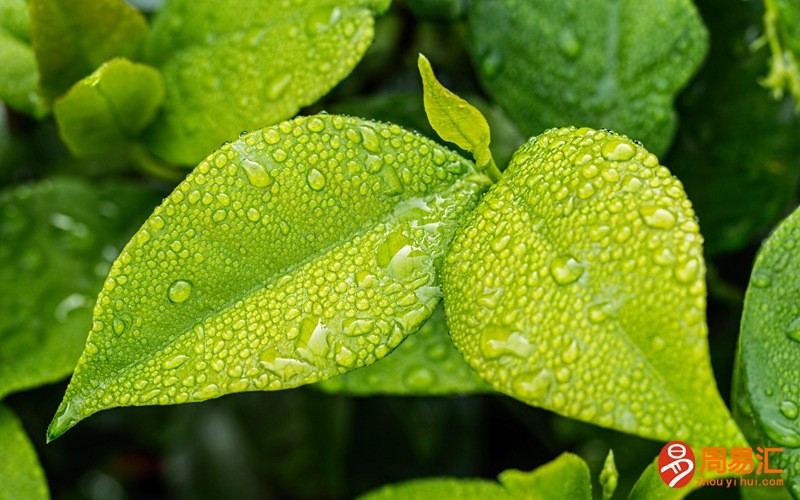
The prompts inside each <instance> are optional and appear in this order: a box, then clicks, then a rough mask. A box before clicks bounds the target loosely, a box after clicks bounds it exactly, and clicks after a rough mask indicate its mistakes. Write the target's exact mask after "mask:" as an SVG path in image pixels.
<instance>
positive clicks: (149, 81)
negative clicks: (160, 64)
mask: <svg viewBox="0 0 800 500" xmlns="http://www.w3.org/2000/svg"><path fill="white" fill-rule="evenodd" d="M163 101H164V80H163V78H162V77H161V74H160V73H159V71H158V70H157V69H155V68H152V67H150V66H147V65H144V64H138V63H133V62H130V61H128V60H127V59H121V58H119V59H112V60H111V61H108V62H106V63H104V64H103V65H102V66H100V67H99V68H97V71H95V72H94V73H92V74H91V75H89V76H87V77H86V78H84V79H83V80H81V81H79V82H78V83H76V84H75V85H73V87H72V88H71V89H70V91H69V92H68V93H67V94H66V95H65V96H63V97H62V98H60V99H58V100H57V101H56V102H55V104H54V106H53V113H54V115H55V118H56V122H57V123H58V130H59V133H60V134H61V138H62V139H63V140H64V142H65V143H66V144H67V146H68V147H69V149H70V151H71V152H72V154H74V155H75V156H79V157H80V156H83V157H87V156H99V155H102V154H103V153H108V152H111V151H114V150H115V149H119V148H121V147H123V146H124V145H125V144H126V143H128V142H129V141H131V140H132V139H134V138H135V137H136V136H137V135H138V134H139V133H140V132H141V131H142V130H144V128H145V127H146V126H147V125H149V124H150V122H151V121H152V120H153V118H154V117H155V114H156V111H157V110H158V107H159V106H160V105H161V103H162V102H163Z"/></svg>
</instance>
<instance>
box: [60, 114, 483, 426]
mask: <svg viewBox="0 0 800 500" xmlns="http://www.w3.org/2000/svg"><path fill="white" fill-rule="evenodd" d="M487 182H488V179H486V177H485V176H483V175H480V174H478V173H477V172H476V171H475V170H474V166H473V165H472V163H470V162H468V161H467V160H464V159H463V158H461V157H459V156H458V155H456V154H455V153H452V152H448V151H446V150H444V149H442V148H441V147H440V146H438V145H437V144H435V143H434V142H432V141H430V140H428V139H425V138H422V137H420V136H418V135H416V134H413V133H411V132H407V131H404V130H403V129H401V128H400V127H398V126H396V125H381V124H378V123H373V122H368V121H364V120H360V119H355V118H346V117H342V116H332V115H318V116H312V117H303V118H297V119H295V120H293V121H287V122H283V123H281V124H280V125H277V126H273V127H270V128H266V129H264V130H259V131H255V132H252V133H250V134H246V135H245V136H243V137H241V138H240V139H239V140H237V141H235V142H233V143H231V144H227V145H225V146H223V147H222V148H221V149H220V150H219V151H218V152H216V153H214V154H212V155H211V156H209V157H208V158H207V159H206V160H205V161H203V162H202V163H201V164H200V165H199V166H198V167H197V168H196V169H195V170H194V172H193V173H192V174H190V175H189V176H188V177H187V178H186V180H185V181H184V182H182V183H181V184H180V185H179V186H178V187H177V188H176V189H175V191H174V192H173V193H172V194H171V195H170V196H169V197H168V198H167V199H166V200H165V201H164V203H163V204H162V205H161V206H160V207H158V208H157V209H156V211H155V212H154V214H153V215H152V216H151V217H150V219H149V220H148V222H147V223H146V224H145V225H144V226H143V227H142V229H141V230H140V231H139V232H138V233H137V234H136V236H135V237H134V239H132V240H131V241H130V242H129V243H128V245H127V246H126V247H125V249H124V250H123V251H122V253H121V255H120V257H119V259H117V261H116V262H115V263H114V265H113V266H112V269H111V273H110V275H109V277H108V279H107V280H106V282H105V285H104V289H103V291H102V292H101V294H100V297H99V298H98V306H97V309H96V311H95V312H96V314H95V317H94V325H93V327H92V332H91V333H90V335H89V339H88V341H87V344H86V348H85V351H84V354H83V356H82V357H81V360H80V361H79V363H78V366H77V369H76V371H75V375H74V376H73V379H72V382H71V383H70V386H69V388H68V389H67V394H66V396H65V398H64V401H63V402H62V404H61V406H60V408H59V410H58V413H57V415H56V417H55V418H54V420H53V423H52V424H51V427H50V429H49V431H48V432H49V434H48V435H49V437H50V439H53V438H55V437H57V436H59V435H60V434H62V433H63V432H64V431H66V430H67V429H68V428H70V427H71V426H73V425H74V424H75V423H77V422H78V421H79V420H80V419H82V418H85V417H87V416H89V415H91V414H92V413H94V412H96V411H98V410H101V409H104V408H110V407H114V406H127V405H146V404H171V403H183V402H187V401H202V400H206V399H210V398H214V397H217V396H220V395H222V394H226V393H232V392H243V391H253V390H276V389H285V388H290V387H296V386H299V385H303V384H307V383H312V382H317V381H319V380H323V379H326V378H329V377H332V376H334V375H338V374H341V373H344V372H346V371H349V370H352V369H355V368H358V367H361V366H365V365H368V364H370V363H372V362H374V361H375V360H377V359H379V358H381V357H383V356H385V355H386V354H388V353H389V352H390V351H391V350H392V349H393V348H395V347H396V346H397V345H398V344H399V343H400V342H401V341H402V340H403V338H405V336H406V335H408V334H411V333H413V332H415V331H416V330H417V329H419V327H420V326H422V324H423V323H424V322H425V320H427V319H428V317H429V316H430V315H431V313H432V312H433V309H434V307H435V306H436V304H437V302H438V301H439V297H440V291H439V280H438V272H437V270H436V263H437V262H438V260H439V259H441V257H442V254H443V253H444V248H445V245H447V243H448V242H449V241H450V238H451V236H452V234H453V232H454V230H455V225H456V223H457V221H458V220H459V218H460V217H461V216H462V215H463V214H464V213H465V212H466V211H468V210H469V209H471V208H472V207H473V206H474V204H475V203H476V202H477V200H478V198H479V196H480V194H481V192H482V191H483V189H485V187H486V184H487Z"/></svg>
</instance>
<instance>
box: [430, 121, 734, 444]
mask: <svg viewBox="0 0 800 500" xmlns="http://www.w3.org/2000/svg"><path fill="white" fill-rule="evenodd" d="M443 273H444V274H443V291H444V297H445V311H446V313H447V318H448V327H449V328H450V335H451V337H452V338H453V342H454V343H455V345H456V347H457V348H458V350H459V351H460V352H461V353H462V355H463V356H464V357H465V359H466V360H467V361H468V362H469V363H470V365H471V366H472V367H473V368H474V369H475V370H476V371H478V373H479V374H481V376H483V378H484V379H485V380H487V381H488V382H490V383H491V384H492V386H493V387H494V388H495V389H497V390H499V391H501V392H504V393H506V394H509V395H511V396H513V397H515V398H518V399H520V400H522V401H524V402H526V403H528V404H531V405H534V406H539V407H542V408H546V409H549V410H552V411H555V412H557V413H559V414H562V415H565V416H568V417H572V418H576V419H579V420H584V421H587V422H592V423H595V424H598V425H601V426H603V427H610V428H613V429H618V430H621V431H625V432H630V433H635V434H638V435H641V436H644V437H648V438H653V439H659V440H669V439H682V440H688V441H689V442H691V443H693V444H696V445H697V446H706V445H707V446H726V445H729V446H730V445H736V446H738V445H740V444H739V443H744V438H743V437H742V436H741V434H740V432H739V430H738V428H737V427H736V424H735V423H734V422H733V420H732V419H731V417H730V415H729V413H728V410H727V408H726V407H725V405H724V403H723V402H722V399H721V398H720V396H719V394H718V392H717V390H716V384H715V382H714V377H713V373H712V370H711V364H710V361H709V354H708V346H707V343H706V336H707V327H706V324H705V321H704V320H705V306H706V301H705V293H706V289H705V282H704V279H703V278H704V274H705V265H704V263H703V254H702V237H701V236H700V234H699V233H698V227H697V222H696V221H695V220H694V212H693V211H692V209H691V203H690V202H689V200H688V199H687V198H686V195H685V194H684V192H683V189H682V187H681V184H680V182H678V181H677V179H675V178H674V177H672V176H671V175H670V172H669V170H667V169H666V168H665V167H663V166H660V165H659V164H658V159H657V158H656V157H655V156H654V155H652V154H650V153H648V152H647V151H646V150H645V149H644V148H643V147H642V146H640V145H638V144H636V143H634V142H632V141H630V140H628V139H627V138H626V137H624V136H620V135H616V134H613V133H610V132H599V131H594V130H591V129H586V128H583V129H575V128H563V129H553V130H549V131H547V132H546V133H544V134H542V135H541V136H539V137H537V138H533V139H531V140H530V141H529V142H528V143H527V144H525V145H524V146H522V148H520V150H519V151H517V154H516V155H515V156H514V158H512V160H511V164H510V165H509V167H508V169H507V170H506V172H505V174H504V175H503V178H502V179H501V180H500V182H498V183H497V184H495V185H494V186H493V187H492V188H491V189H490V190H489V192H488V193H487V195H486V196H485V197H484V198H483V200H482V201H481V202H480V204H479V205H478V207H477V208H476V209H475V211H474V212H472V213H471V214H470V215H469V216H468V217H467V218H466V220H465V222H464V223H463V224H462V225H461V226H460V229H459V231H458V233H457V235H456V237H455V238H454V240H453V243H452V245H451V246H450V249H449V250H448V253H447V257H446V264H445V266H444V271H443Z"/></svg>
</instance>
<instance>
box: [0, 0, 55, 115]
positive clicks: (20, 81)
mask: <svg viewBox="0 0 800 500" xmlns="http://www.w3.org/2000/svg"><path fill="white" fill-rule="evenodd" d="M0 68H3V72H2V76H0V101H2V102H4V103H6V104H8V105H9V106H10V107H12V108H14V109H16V110H18V111H21V112H23V113H26V114H29V115H31V116H34V117H36V118H41V117H43V116H44V115H45V114H46V113H47V106H46V105H45V102H44V99H42V97H41V96H40V95H39V69H38V67H37V66H36V57H35V56H34V55H33V49H32V48H31V45H30V16H29V15H28V3H27V2H26V1H25V0H0Z"/></svg>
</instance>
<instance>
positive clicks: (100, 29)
mask: <svg viewBox="0 0 800 500" xmlns="http://www.w3.org/2000/svg"><path fill="white" fill-rule="evenodd" d="M30 12H31V43H32V44H33V50H34V52H35V53H36V60H37V61H38V63H39V71H40V73H41V86H42V91H43V92H44V93H45V95H46V96H47V97H49V98H54V97H58V96H59V95H61V94H63V93H64V92H66V91H67V90H68V89H69V88H70V87H71V86H72V84H74V83H75V82H77V81H78V80H80V79H81V78H83V77H85V76H87V75H88V74H90V73H91V72H92V71H94V70H95V68H97V67H98V66H100V64H102V63H104V62H105V61H107V60H109V59H111V58H113V57H125V58H128V59H137V58H138V56H139V54H140V51H141V48H142V42H143V40H144V37H145V35H146V34H147V22H146V21H145V19H144V17H143V16H142V15H141V14H140V13H139V12H138V11H137V10H136V9H134V8H133V7H131V6H130V5H128V4H127V3H125V2H123V1H122V0H92V1H91V2H87V1H85V0H30Z"/></svg>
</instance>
